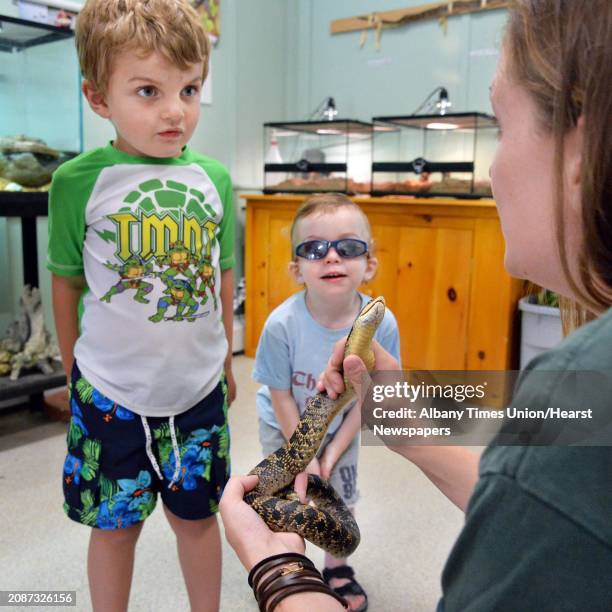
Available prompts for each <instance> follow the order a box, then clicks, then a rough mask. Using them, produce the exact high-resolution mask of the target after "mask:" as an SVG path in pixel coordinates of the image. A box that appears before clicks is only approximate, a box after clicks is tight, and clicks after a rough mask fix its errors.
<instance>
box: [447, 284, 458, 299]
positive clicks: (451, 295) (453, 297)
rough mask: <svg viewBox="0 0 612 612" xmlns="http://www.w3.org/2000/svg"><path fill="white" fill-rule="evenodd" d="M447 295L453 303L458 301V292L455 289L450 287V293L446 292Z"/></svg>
mask: <svg viewBox="0 0 612 612" xmlns="http://www.w3.org/2000/svg"><path fill="white" fill-rule="evenodd" d="M446 295H447V296H448V299H449V300H450V301H451V302H454V301H455V300H456V299H457V292H456V291H455V290H454V289H453V287H450V288H449V289H448V291H447V292H446Z"/></svg>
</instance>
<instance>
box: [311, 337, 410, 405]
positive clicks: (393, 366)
mask: <svg viewBox="0 0 612 612" xmlns="http://www.w3.org/2000/svg"><path fill="white" fill-rule="evenodd" d="M345 344H346V338H342V339H341V340H338V342H336V344H335V345H334V349H333V351H332V355H331V357H330V358H329V361H328V362H327V367H326V368H325V370H324V371H323V373H322V374H321V376H319V380H318V382H317V391H325V392H326V393H327V394H328V395H329V397H331V398H332V399H335V398H336V397H338V395H340V393H342V392H343V391H344V378H343V372H344V374H346V376H347V377H348V379H349V380H350V382H351V384H352V385H353V387H355V390H356V391H357V395H358V396H359V397H361V388H362V385H363V379H364V376H365V375H366V374H367V369H366V367H365V364H364V363H363V361H361V359H360V358H359V357H357V355H348V356H347V357H346V358H344V346H345ZM372 351H373V352H374V369H375V370H399V369H400V366H399V363H397V361H396V360H395V358H394V357H393V356H392V355H390V354H389V353H387V351H385V349H384V348H383V347H382V346H380V344H378V342H376V340H373V341H372Z"/></svg>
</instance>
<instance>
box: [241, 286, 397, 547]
mask: <svg viewBox="0 0 612 612" xmlns="http://www.w3.org/2000/svg"><path fill="white" fill-rule="evenodd" d="M384 314H385V300H384V298H382V297H377V298H376V299H373V300H371V301H370V302H368V303H367V304H366V305H365V306H364V307H363V308H362V310H361V311H360V312H359V314H358V315H357V318H356V319H355V321H354V323H353V325H352V327H351V331H350V333H349V335H348V338H347V340H346V344H345V348H344V356H345V357H346V356H348V355H357V356H359V357H360V358H361V360H362V361H363V362H364V364H365V366H366V368H367V370H368V372H371V371H372V369H373V368H374V353H373V351H372V346H371V345H372V339H373V337H374V333H375V332H376V329H377V328H378V326H379V325H380V323H381V321H382V320H383V317H384ZM344 386H345V389H344V391H343V392H342V393H341V394H340V395H339V396H338V397H337V398H335V399H332V398H331V397H330V396H329V395H327V393H325V392H321V393H317V394H316V395H314V396H313V397H311V398H310V399H308V401H307V402H306V405H305V407H304V412H303V413H302V415H301V417H300V420H299V421H298V424H297V425H296V428H295V431H294V432H293V434H292V435H291V437H290V438H289V439H288V440H287V441H286V442H285V444H283V446H281V447H280V448H279V449H277V450H276V451H274V452H273V453H271V454H270V455H268V456H267V457H266V458H265V459H263V460H262V461H261V462H260V463H258V464H257V465H256V466H255V467H254V468H253V469H252V470H251V471H250V472H249V474H256V475H257V476H258V477H259V481H258V483H257V485H256V487H255V488H254V489H253V490H252V491H250V492H248V493H247V494H246V495H245V497H244V501H245V502H246V503H247V504H249V505H250V506H251V507H252V508H253V509H254V510H255V511H256V512H257V513H258V514H259V516H261V518H262V519H263V520H264V522H265V523H266V524H267V525H268V527H269V528H270V529H271V530H272V531H274V532H293V533H297V534H299V535H300V536H302V537H303V538H304V539H306V540H308V541H310V542H312V543H313V544H315V545H316V546H318V547H320V548H322V549H323V550H325V551H326V552H328V553H330V554H331V555H333V556H335V557H340V558H344V557H348V556H349V555H350V554H352V553H353V552H354V551H355V549H356V548H357V546H358V545H359V541H360V533H359V527H358V525H357V523H356V521H355V519H354V517H353V515H352V514H351V512H350V510H349V509H348V507H347V506H346V504H345V503H344V501H343V500H342V498H341V497H340V495H338V493H337V492H336V491H335V490H334V488H333V487H332V485H331V484H330V483H329V482H328V481H326V480H323V479H322V478H320V477H319V476H316V475H314V474H309V475H308V486H307V489H306V495H307V498H308V499H309V500H310V503H307V504H302V503H301V502H300V500H299V499H298V497H297V495H296V494H295V492H294V489H293V485H294V480H295V477H296V475H297V474H299V473H300V472H303V471H304V470H305V469H306V466H307V465H308V464H309V463H310V461H311V460H312V459H313V457H315V455H316V454H317V451H318V450H319V447H320V446H321V442H322V441H323V438H324V436H325V433H326V431H327V429H328V427H329V425H330V423H331V422H332V420H333V419H334V417H335V416H336V415H337V414H339V413H340V412H341V411H342V410H343V409H344V408H346V407H347V406H348V405H349V404H351V403H352V402H353V401H354V400H355V399H356V397H357V393H356V391H355V389H354V387H353V386H352V385H351V383H350V381H349V380H348V378H347V377H346V375H345V376H344Z"/></svg>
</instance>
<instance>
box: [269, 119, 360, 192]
mask: <svg viewBox="0 0 612 612" xmlns="http://www.w3.org/2000/svg"><path fill="white" fill-rule="evenodd" d="M264 150H265V151H267V153H266V157H265V164H264V193H281V192H289V193H312V192H320V191H338V192H342V193H352V194H357V193H369V191H370V170H371V160H372V157H371V156H372V124H371V123H364V122H363V121H356V120H351V119H334V120H332V121H326V120H322V121H293V122H283V123H265V124H264Z"/></svg>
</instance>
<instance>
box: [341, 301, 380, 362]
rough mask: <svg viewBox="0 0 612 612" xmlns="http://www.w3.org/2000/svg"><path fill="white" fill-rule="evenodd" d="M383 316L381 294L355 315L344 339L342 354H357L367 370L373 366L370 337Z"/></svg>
mask: <svg viewBox="0 0 612 612" xmlns="http://www.w3.org/2000/svg"><path fill="white" fill-rule="evenodd" d="M384 316H385V299H384V298H383V297H382V296H381V297H377V298H376V299H374V300H372V301H371V302H368V303H367V304H366V305H365V306H364V307H363V309H362V310H361V312H360V313H359V314H358V315H357V318H356V319H355V322H354V323H353V327H352V328H351V333H350V334H349V337H348V340H347V341H346V346H345V348H344V355H345V356H346V355H358V356H359V357H360V358H361V360H362V361H363V362H364V363H365V365H366V368H367V369H368V371H372V368H373V367H374V353H373V352H372V348H371V344H372V338H373V337H374V334H375V333H376V329H377V328H378V326H379V325H380V323H381V321H382V320H383V317H384Z"/></svg>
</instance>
